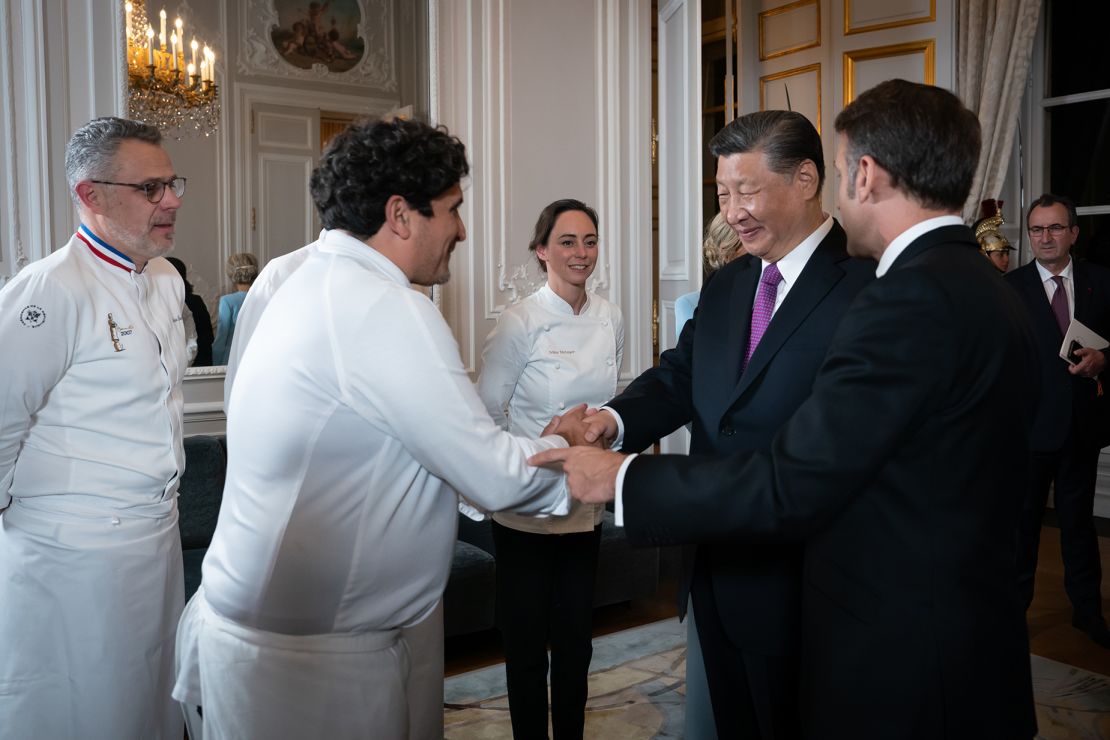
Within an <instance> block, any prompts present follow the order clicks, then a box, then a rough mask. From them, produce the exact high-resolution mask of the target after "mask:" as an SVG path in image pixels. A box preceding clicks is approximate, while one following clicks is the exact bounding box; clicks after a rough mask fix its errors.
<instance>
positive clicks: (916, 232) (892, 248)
mask: <svg viewBox="0 0 1110 740" xmlns="http://www.w3.org/2000/svg"><path fill="white" fill-rule="evenodd" d="M963 225H964V222H963V220H962V219H961V218H960V217H959V216H936V217H935V218H929V219H925V220H924V221H919V222H918V223H916V224H914V225H913V226H911V227H910V228H908V229H906V230H905V231H903V232H902V233H901V234H899V235H898V236H896V237H894V239H892V240H891V242H890V244H888V245H887V247H886V249H884V250H883V253H882V256H880V257H879V265H878V267H876V268H875V277H882V276H883V275H885V274H886V273H887V271H888V270H890V267H891V265H893V264H894V260H896V259H898V257H899V256H900V255H901V254H902V252H904V251H906V247H908V246H909V245H911V244H913V243H914V241H915V240H916V239H917V238H918V237H921V236H924V235H925V234H927V233H929V232H930V231H933V230H935V229H939V228H941V227H942V226H963Z"/></svg>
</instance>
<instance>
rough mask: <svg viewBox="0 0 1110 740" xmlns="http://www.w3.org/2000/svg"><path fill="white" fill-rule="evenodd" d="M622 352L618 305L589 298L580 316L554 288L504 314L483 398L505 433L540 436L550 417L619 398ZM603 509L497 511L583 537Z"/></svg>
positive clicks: (520, 524) (492, 340) (492, 337)
mask: <svg viewBox="0 0 1110 740" xmlns="http://www.w3.org/2000/svg"><path fill="white" fill-rule="evenodd" d="M623 355H624V320H623V318H622V316H621V311H620V308H619V307H618V306H616V305H615V304H613V303H610V302H609V301H607V300H605V299H604V298H602V297H601V296H598V295H594V294H593V293H590V294H588V295H587V297H586V303H585V305H583V306H582V309H581V310H580V311H579V313H578V314H577V315H575V313H574V309H573V308H571V306H570V304H568V303H567V302H566V301H564V300H563V299H562V298H560V297H559V296H558V295H557V294H556V293H555V291H553V290H552V289H551V287H550V286H549V285H544V286H543V287H542V288H540V289H539V290H538V291H536V292H535V293H533V294H532V295H530V296H528V297H527V298H525V299H524V300H522V301H521V302H520V303H518V304H516V305H515V306H510V307H509V308H507V309H505V311H504V312H503V313H502V314H501V317H500V318H499V319H498V320H497V326H496V327H494V330H493V331H492V332H490V334H489V336H488V337H487V338H486V345H485V349H484V350H483V352H482V374H481V375H480V376H479V378H478V395H479V396H481V398H482V402H483V403H484V404H485V406H486V410H487V411H489V414H490V417H491V418H493V420H494V421H495V422H496V423H497V424H498V425H499V426H500V427H501V428H502V429H507V430H508V431H509V432H511V433H513V434H518V435H521V436H524V437H538V436H539V435H540V432H542V431H543V428H544V427H545V426H547V423H548V422H549V421H551V418H552V417H553V416H556V415H558V414H561V413H563V412H564V411H566V410H568V409H571V408H573V407H574V406H576V405H577V404H580V403H586V404H589V405H591V406H596V405H598V404H600V403H604V402H605V401H607V400H609V399H610V398H612V397H613V396H614V395H615V394H616V390H617V375H618V373H619V371H620V366H621V358H622V357H623ZM603 508H604V507H602V506H594V505H591V504H582V503H581V502H578V501H575V502H573V504H572V506H571V511H570V514H569V515H567V516H561V517H545V518H537V517H530V516H526V515H523V514H514V513H508V512H507V513H502V514H495V515H494V519H495V520H497V521H498V522H499V523H501V524H503V525H505V526H506V527H511V528H513V529H519V530H522V531H525V532H541V533H566V532H585V531H589V530H591V529H593V528H594V526H596V525H597V524H598V523H599V522H600V521H601V514H602V511H603Z"/></svg>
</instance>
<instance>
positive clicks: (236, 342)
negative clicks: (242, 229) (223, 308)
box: [224, 229, 327, 412]
mask: <svg viewBox="0 0 1110 740" xmlns="http://www.w3.org/2000/svg"><path fill="white" fill-rule="evenodd" d="M326 233H327V229H325V230H324V231H321V232H320V237H319V239H323V238H324V234H326ZM319 239H318V240H317V241H314V242H312V243H311V244H308V245H306V246H303V247H301V248H300V249H298V250H296V251H293V252H290V253H289V254H283V255H281V256H280V257H274V258H273V259H272V260H270V261H269V262H267V263H266V266H265V267H264V268H262V272H260V273H258V277H257V278H256V279H255V281H254V282H253V283H251V289H250V290H248V291H247V297H246V298H245V299H244V300H243V306H242V307H241V308H240V309H239V317H238V318H237V319H236V320H235V333H234V334H232V335H231V349H229V350H228V353H227V373H226V374H225V376H224V411H225V412H226V411H227V409H228V407H229V406H230V405H231V387H232V385H234V383H235V373H236V372H238V370H239V363H240V361H242V359H243V352H244V350H246V348H247V342H248V341H249V340H250V338H251V336H252V335H253V334H254V330H255V327H257V326H258V320H259V319H260V318H261V317H262V311H263V310H265V308H266V306H267V305H269V303H270V299H271V298H273V297H274V293H276V292H277V289H278V288H280V287H281V286H282V284H284V283H285V281H286V280H288V279H289V276H290V275H292V274H293V273H294V272H295V271H296V270H297V268H298V267H300V266H301V265H303V264H304V261H305V260H306V259H308V258H309V256H311V255H312V254H315V252H316V245H317V244H318V243H319Z"/></svg>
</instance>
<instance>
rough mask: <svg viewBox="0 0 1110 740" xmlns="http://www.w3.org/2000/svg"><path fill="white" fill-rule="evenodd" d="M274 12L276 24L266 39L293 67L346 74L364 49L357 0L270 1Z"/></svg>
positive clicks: (360, 11)
mask: <svg viewBox="0 0 1110 740" xmlns="http://www.w3.org/2000/svg"><path fill="white" fill-rule="evenodd" d="M274 10H276V11H277V14H278V25H277V26H275V27H274V28H272V29H271V31H270V39H271V40H272V42H273V44H274V48H275V49H276V50H277V51H278V54H280V55H281V58H282V59H284V60H285V61H286V62H288V63H289V64H292V65H293V66H294V67H300V68H302V69H311V68H312V66H313V65H315V64H323V65H324V66H326V67H327V68H328V70H329V71H331V72H346V71H347V70H349V69H351V68H352V67H354V66H355V65H356V64H358V62H359V60H360V59H362V55H363V54H364V53H365V48H366V47H365V42H364V41H363V39H362V38H360V37H359V35H358V25H359V23H360V22H361V20H362V10H361V8H360V7H359V0H319V2H317V0H313V1H312V2H305V0H274Z"/></svg>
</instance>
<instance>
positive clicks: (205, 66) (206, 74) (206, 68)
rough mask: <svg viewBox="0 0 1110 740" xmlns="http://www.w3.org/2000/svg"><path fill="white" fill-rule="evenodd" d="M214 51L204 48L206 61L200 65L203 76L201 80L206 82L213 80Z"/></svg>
mask: <svg viewBox="0 0 1110 740" xmlns="http://www.w3.org/2000/svg"><path fill="white" fill-rule="evenodd" d="M211 54H212V50H211V49H209V48H208V46H207V45H205V47H204V61H203V62H201V63H200V69H201V75H200V78H201V79H202V80H204V81H205V82H208V81H209V80H211V79H212V60H211V58H210V57H211Z"/></svg>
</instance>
